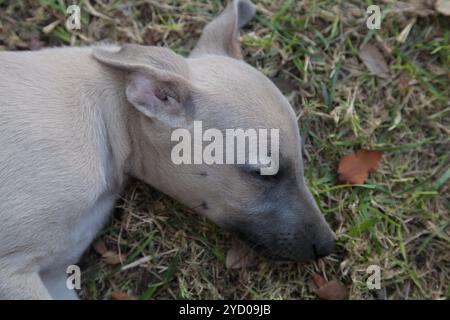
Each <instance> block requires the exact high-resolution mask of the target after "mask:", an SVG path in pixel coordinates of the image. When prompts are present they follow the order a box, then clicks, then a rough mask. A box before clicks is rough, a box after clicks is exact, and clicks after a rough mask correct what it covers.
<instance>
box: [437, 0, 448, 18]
mask: <svg viewBox="0 0 450 320" xmlns="http://www.w3.org/2000/svg"><path fill="white" fill-rule="evenodd" d="M434 8H435V9H436V11H437V12H439V13H441V14H444V15H446V16H450V0H437V1H436V3H435V4H434Z"/></svg>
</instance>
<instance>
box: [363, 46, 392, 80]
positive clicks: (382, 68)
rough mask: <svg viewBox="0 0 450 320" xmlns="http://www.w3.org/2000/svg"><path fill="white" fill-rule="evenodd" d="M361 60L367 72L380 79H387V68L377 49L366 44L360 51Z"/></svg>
mask: <svg viewBox="0 0 450 320" xmlns="http://www.w3.org/2000/svg"><path fill="white" fill-rule="evenodd" d="M360 56H361V60H362V61H363V63H364V65H365V66H366V67H367V69H369V71H370V72H371V73H372V74H374V75H376V76H378V77H380V78H387V77H389V67H388V65H387V63H386V60H384V57H383V55H382V54H381V52H380V51H379V50H378V48H377V47H375V46H374V45H371V44H366V45H365V46H363V47H362V48H361V49H360Z"/></svg>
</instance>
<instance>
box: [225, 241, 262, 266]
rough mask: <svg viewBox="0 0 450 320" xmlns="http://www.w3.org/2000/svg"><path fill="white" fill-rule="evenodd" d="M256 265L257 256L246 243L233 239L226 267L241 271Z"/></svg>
mask: <svg viewBox="0 0 450 320" xmlns="http://www.w3.org/2000/svg"><path fill="white" fill-rule="evenodd" d="M255 264H256V255H255V253H254V252H253V250H251V249H250V248H249V247H247V246H246V245H245V244H244V243H242V242H240V241H238V240H235V239H233V242H232V245H231V248H230V249H229V250H228V252H227V257H226V259H225V266H226V267H227V269H241V268H246V267H251V266H254V265H255Z"/></svg>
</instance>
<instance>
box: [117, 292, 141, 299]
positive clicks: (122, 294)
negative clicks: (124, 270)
mask: <svg viewBox="0 0 450 320" xmlns="http://www.w3.org/2000/svg"><path fill="white" fill-rule="evenodd" d="M111 299H112V300H136V297H133V296H130V295H129V294H128V293H126V292H121V291H114V292H113V293H111Z"/></svg>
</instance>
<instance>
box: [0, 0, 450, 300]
mask: <svg viewBox="0 0 450 320" xmlns="http://www.w3.org/2000/svg"><path fill="white" fill-rule="evenodd" d="M339 3H341V4H338V2H337V1H329V0H315V1H314V0H309V1H292V0H291V1H289V0H287V1H269V0H264V1H258V3H257V8H258V11H257V16H256V19H254V20H253V21H252V22H251V23H250V25H249V26H248V27H246V28H245V32H243V33H242V37H241V40H242V44H243V48H244V53H245V57H246V61H247V62H249V63H250V64H251V65H253V66H255V67H257V68H258V69H260V70H261V71H263V72H264V73H265V74H266V75H267V76H269V77H271V78H272V79H274V81H275V82H276V83H278V84H279V86H280V88H281V89H282V90H284V91H285V93H286V95H287V97H288V98H289V100H290V101H291V104H292V105H293V107H294V108H295V110H296V112H297V114H298V115H299V116H301V117H300V120H299V124H300V128H301V129H300V131H301V135H302V138H303V140H304V142H305V161H306V163H305V165H306V168H305V172H306V173H305V174H306V178H307V181H308V184H309V186H310V188H311V190H312V192H313V194H314V196H315V198H316V200H317V202H318V204H319V206H320V207H321V209H322V211H323V212H324V214H325V216H326V218H327V220H328V221H329V222H330V223H331V225H332V226H333V229H334V230H335V231H336V234H337V237H338V246H337V249H336V251H335V253H334V254H333V255H331V256H330V257H327V258H326V259H322V260H320V261H316V262H311V263H302V264H300V263H275V262H270V261H264V260H261V261H260V263H259V264H258V265H257V266H255V267H252V268H247V269H242V270H227V269H226V268H225V257H226V253H227V250H228V248H229V246H230V243H231V240H230V237H229V236H228V235H227V234H225V233H224V232H222V231H221V230H219V229H218V228H217V227H215V226H214V225H212V224H211V223H210V222H208V221H206V220H205V219H204V218H201V217H199V216H198V215H196V214H194V213H193V212H189V210H187V209H186V208H184V207H183V206H182V205H180V204H178V203H176V202H175V201H173V200H171V199H169V198H168V197H166V196H164V195H162V194H160V193H158V192H157V191H155V190H152V189H151V188H150V187H148V186H146V185H144V184H142V183H140V182H138V181H133V182H132V183H130V184H129V185H128V187H127V190H126V192H125V193H124V195H123V198H122V199H121V200H120V202H119V203H118V205H117V208H116V210H115V213H114V215H113V218H112V220H111V222H110V223H109V224H108V226H107V227H106V228H105V229H104V230H103V231H102V234H101V236H100V237H101V239H103V241H104V242H105V243H106V246H107V247H108V249H110V250H113V251H117V252H120V253H121V254H123V256H124V261H123V263H122V265H127V264H129V263H132V262H134V261H136V260H138V259H141V258H143V257H147V258H146V260H144V262H143V263H142V264H140V265H138V266H135V267H132V268H129V269H127V270H124V271H122V270H121V265H108V264H105V262H104V261H102V260H101V258H100V256H99V255H98V254H97V253H96V252H95V251H94V250H93V249H90V250H89V251H88V252H87V253H86V254H85V256H84V257H83V260H82V262H81V267H82V270H83V271H84V272H83V278H82V281H83V290H82V297H83V298H87V299H109V298H110V296H111V293H112V292H115V291H121V292H126V293H128V294H129V295H132V296H135V297H137V298H141V299H151V298H152V299H153V298H155V299H166V298H169V299H171V298H179V299H191V298H193V299H199V298H200V299H226V298H232V299H243V298H248V299H314V298H316V297H315V296H314V294H313V293H312V292H311V291H310V290H309V287H308V282H309V279H310V276H311V274H312V273H315V272H319V273H321V274H323V275H324V276H325V277H326V278H328V279H332V278H337V279H339V280H341V281H343V282H344V283H346V284H349V285H350V288H351V292H350V298H351V299H445V298H447V299H448V298H450V286H449V284H450V250H449V249H450V212H449V211H450V209H449V208H450V197H449V194H450V192H449V191H450V184H449V181H450V167H449V164H450V159H449V157H450V153H449V150H450V139H449V134H450V104H449V88H450V73H449V70H450V41H449V38H450V23H449V19H448V17H444V16H440V15H432V16H428V17H417V20H416V21H415V22H414V25H413V27H412V30H411V32H410V33H409V35H408V37H407V39H406V41H404V42H403V43H401V42H399V41H397V40H396V38H397V37H398V36H399V34H400V33H401V32H402V30H403V29H404V28H405V27H406V26H407V24H408V23H409V22H410V21H411V18H413V16H414V12H413V13H406V12H401V11H400V12H398V11H395V10H393V8H394V5H392V4H391V5H388V4H385V5H384V6H383V7H382V9H383V12H384V19H383V22H382V27H381V29H380V30H375V31H369V30H368V29H367V28H366V26H365V22H364V11H365V8H366V7H367V6H368V5H369V4H371V3H372V2H371V1H356V0H353V1H346V2H345V4H342V3H343V2H340V1H339ZM80 4H81V12H82V29H81V30H80V31H76V32H74V33H70V32H68V31H67V30H66V29H65V28H64V19H65V18H64V12H65V8H66V6H67V3H66V4H65V3H64V1H57V0H40V1H25V0H18V1H11V2H10V1H5V0H0V28H1V30H2V32H1V33H0V50H6V49H16V50H23V49H30V48H31V49H36V48H40V47H47V46H60V45H89V44H91V43H94V42H96V41H106V42H134V43H142V44H147V45H164V46H168V47H171V48H172V49H174V50H175V51H176V52H178V53H180V54H184V55H187V54H188V52H189V50H190V49H191V48H192V47H193V46H194V45H195V41H196V39H198V36H199V35H200V32H201V30H202V27H203V26H204V24H205V23H206V22H207V21H209V20H211V19H212V17H214V16H215V15H216V14H217V12H218V11H220V9H221V8H222V7H223V4H222V3H221V2H220V1H217V0H216V1H210V2H208V1H200V0H187V1H181V0H170V1H161V2H158V1H151V0H149V1H135V2H132V1H124V0H117V1H97V2H95V1H86V0H84V1H80ZM58 21H59V22H58ZM46 27H47V28H46ZM44 31H45V32H44ZM363 43H371V44H375V45H376V46H378V47H379V48H381V50H382V52H383V54H384V56H385V58H386V60H387V62H388V64H389V67H390V76H389V77H388V78H387V79H380V78H378V77H376V76H373V75H371V74H370V73H369V72H368V70H367V69H366V67H365V66H364V64H363V63H362V61H361V59H360V56H359V48H360V47H361V45H362V44H363ZM282 83H284V85H282ZM362 147H364V148H370V149H377V150H383V151H384V152H385V156H384V158H383V162H382V165H381V168H380V170H379V171H378V172H377V173H375V174H372V175H371V176H370V177H369V180H368V181H367V182H366V183H365V184H364V185H360V186H349V185H339V184H338V183H337V181H336V171H337V170H336V168H337V163H338V161H339V159H340V158H341V157H342V156H344V155H346V154H348V153H350V152H352V151H354V150H356V149H359V148H362ZM372 264H376V265H379V266H380V267H381V270H382V288H381V290H368V289H367V286H366V283H365V281H366V279H367V276H368V275H367V274H366V272H365V270H366V269H367V267H368V266H369V265H372Z"/></svg>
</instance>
